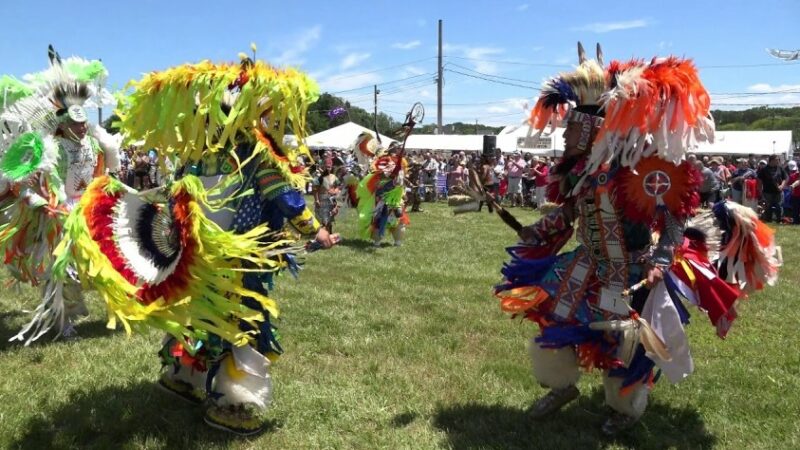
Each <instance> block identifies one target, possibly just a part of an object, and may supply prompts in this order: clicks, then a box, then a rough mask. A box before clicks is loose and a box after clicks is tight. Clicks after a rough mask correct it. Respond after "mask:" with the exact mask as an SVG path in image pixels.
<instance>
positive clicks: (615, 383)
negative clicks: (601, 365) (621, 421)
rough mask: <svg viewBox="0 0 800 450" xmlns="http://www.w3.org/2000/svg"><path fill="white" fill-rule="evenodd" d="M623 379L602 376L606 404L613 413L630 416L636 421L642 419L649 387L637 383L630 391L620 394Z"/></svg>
mask: <svg viewBox="0 0 800 450" xmlns="http://www.w3.org/2000/svg"><path fill="white" fill-rule="evenodd" d="M622 382H623V379H622V378H619V377H610V376H608V375H603V387H605V391H606V404H607V405H608V406H609V407H610V408H611V409H613V410H614V411H617V412H620V413H622V414H625V415H626V416H631V417H634V418H636V419H638V418H640V417H642V415H643V414H644V410H645V409H646V408H647V397H648V396H649V395H650V387H649V386H648V385H647V384H644V383H638V384H637V385H636V387H634V388H633V389H632V390H630V391H628V390H626V391H625V394H624V395H623V394H622V391H621V389H622Z"/></svg>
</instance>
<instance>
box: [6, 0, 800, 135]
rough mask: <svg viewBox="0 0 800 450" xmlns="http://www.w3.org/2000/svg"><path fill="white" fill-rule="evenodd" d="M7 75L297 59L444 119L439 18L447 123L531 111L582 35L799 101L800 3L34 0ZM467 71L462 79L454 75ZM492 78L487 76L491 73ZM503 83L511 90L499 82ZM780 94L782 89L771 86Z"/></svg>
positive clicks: (741, 94) (348, 85) (11, 40)
mask: <svg viewBox="0 0 800 450" xmlns="http://www.w3.org/2000/svg"><path fill="white" fill-rule="evenodd" d="M4 15H5V18H6V20H5V21H4V26H3V27H2V28H0V60H2V61H3V65H2V70H0V72H2V73H5V74H12V75H16V76H21V75H23V74H25V73H28V72H32V71H37V70H41V69H43V68H44V67H45V66H46V64H47V59H46V48H47V45H48V44H49V43H52V44H54V45H55V46H56V48H57V49H58V50H59V52H60V53H61V54H62V55H64V56H69V55H78V56H83V57H87V58H102V59H103V61H104V62H105V63H106V66H107V67H108V69H109V71H110V80H109V84H110V85H111V86H116V87H122V86H123V85H124V84H125V83H126V82H127V81H128V80H130V79H132V78H139V77H140V76H141V74H142V73H145V72H147V71H150V70H158V69H164V68H166V67H169V66H172V65H176V64H181V63H184V62H194V61H198V60H201V59H211V60H214V61H223V60H235V59H236V55H237V53H239V52H241V51H245V52H249V45H250V42H255V43H256V44H257V45H258V49H259V50H258V56H259V58H262V59H266V60H268V61H270V62H271V63H273V64H276V65H295V66H299V67H300V68H302V69H303V70H305V71H307V72H308V73H310V74H311V75H312V76H314V77H315V78H316V79H317V81H318V82H319V83H320V85H321V87H322V88H323V90H325V91H329V92H339V94H337V95H340V96H342V97H345V98H348V99H349V100H351V101H352V102H353V103H354V104H356V105H358V106H361V107H364V108H369V109H371V107H372V87H371V86H372V85H373V84H378V85H379V89H381V91H382V94H381V95H380V96H379V109H380V110H381V111H385V112H388V113H389V114H392V115H394V116H395V117H399V116H400V115H401V114H402V112H403V111H405V110H406V109H407V108H408V106H410V104H411V103H413V102H414V101H422V102H423V103H424V104H425V106H426V109H427V118H426V120H425V122H427V123H430V122H435V120H436V119H435V114H436V86H435V84H434V76H435V75H434V72H435V71H436V59H435V56H436V33H437V31H436V28H437V20H438V19H442V20H444V37H445V38H444V41H445V55H446V58H445V65H446V70H447V71H446V72H445V74H444V79H445V91H444V104H445V106H444V121H445V123H447V122H452V121H456V120H460V121H466V122H474V121H475V120H476V119H477V120H479V121H480V122H482V123H489V124H498V125H499V124H507V123H516V122H519V121H521V120H522V119H523V117H524V113H523V107H524V105H525V104H526V103H528V104H529V105H532V104H533V99H534V98H535V96H536V91H534V90H533V89H531V87H538V86H539V84H540V83H541V81H542V80H543V79H544V78H545V77H547V76H549V75H552V74H554V73H556V72H558V71H559V70H568V69H569V68H570V65H572V64H574V63H575V62H576V60H577V57H576V51H575V46H576V42H577V41H578V40H580V41H582V42H583V43H584V46H585V47H587V50H590V49H591V50H590V51H592V52H593V48H594V44H595V42H600V43H601V44H602V46H603V50H604V53H605V59H606V62H608V61H609V60H611V59H615V58H620V59H625V58H630V57H632V56H636V57H646V58H649V57H651V56H655V55H667V54H676V55H679V56H686V57H691V58H693V59H694V60H695V62H696V64H697V65H698V66H699V67H700V68H701V77H702V79H703V80H704V82H705V84H706V86H707V88H708V90H709V92H711V93H712V98H713V100H714V102H715V105H719V107H720V108H722V109H738V108H741V107H743V106H738V107H737V106H736V105H741V104H744V105H750V104H800V64H798V63H797V62H795V63H782V62H781V61H779V60H776V59H774V58H772V57H771V56H769V55H768V54H767V53H766V52H765V50H764V49H765V47H774V48H780V49H786V50H790V49H791V50H794V49H798V48H800V24H799V23H798V19H800V1H797V0H784V1H778V0H761V1H758V2H754V1H743V0H740V1H735V0H728V1H700V0H673V1H637V2H624V1H620V2H600V1H592V2H582V1H572V2H563V1H551V0H546V1H541V0H538V1H534V0H527V1H525V0H520V1H465V0H461V1H417V0H406V1H403V2H400V1H396V2H387V1H372V2H356V1H326V2H319V1H295V2H291V1H288V2H287V1H282V2H276V1H252V2H243V1H240V2H220V1H216V2H211V1H197V0H195V1H185V0H175V1H155V0H139V1H110V0H105V1H103V2H99V1H73V2H72V3H69V2H65V1H36V0H28V1H26V2H13V3H10V4H8V5H4ZM459 72H460V73H459ZM485 78H488V79H489V80H491V81H489V80H485ZM503 83H507V84H503ZM773 91H782V92H781V93H778V94H768V93H769V92H773Z"/></svg>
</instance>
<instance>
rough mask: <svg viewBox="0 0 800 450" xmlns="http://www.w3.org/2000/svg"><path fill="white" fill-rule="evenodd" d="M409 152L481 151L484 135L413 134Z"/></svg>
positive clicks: (409, 139) (407, 147)
mask: <svg viewBox="0 0 800 450" xmlns="http://www.w3.org/2000/svg"><path fill="white" fill-rule="evenodd" d="M406 149H408V150H433V151H439V150H444V151H481V150H483V135H482V134H412V135H411V136H409V137H408V139H407V140H406Z"/></svg>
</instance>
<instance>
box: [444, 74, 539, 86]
mask: <svg viewBox="0 0 800 450" xmlns="http://www.w3.org/2000/svg"><path fill="white" fill-rule="evenodd" d="M446 70H447V71H448V72H453V73H457V74H459V75H464V76H467V77H472V78H477V79H479V80H484V81H489V82H492V83H497V84H505V85H507V86H514V87H520V88H524V89H532V90H534V91H538V90H540V89H539V88H535V87H533V86H524V85H521V84H516V83H510V82H507V81H501V80H495V79H492V78H487V77H484V76H480V75H473V74H469V73H465V72H461V71H458V70H453V69H446Z"/></svg>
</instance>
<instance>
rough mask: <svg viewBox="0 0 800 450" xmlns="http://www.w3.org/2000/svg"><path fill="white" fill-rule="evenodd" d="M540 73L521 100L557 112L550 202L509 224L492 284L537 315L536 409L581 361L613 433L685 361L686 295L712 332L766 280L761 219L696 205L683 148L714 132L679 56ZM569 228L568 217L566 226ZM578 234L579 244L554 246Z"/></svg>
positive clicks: (771, 247)
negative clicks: (543, 77)
mask: <svg viewBox="0 0 800 450" xmlns="http://www.w3.org/2000/svg"><path fill="white" fill-rule="evenodd" d="M578 50H579V57H580V64H579V66H578V67H577V69H576V70H575V71H574V72H570V73H562V74H559V75H558V76H556V77H555V78H552V79H550V80H548V81H546V82H545V83H544V86H543V88H542V93H541V96H540V97H539V99H538V101H537V103H536V106H535V108H534V109H533V111H532V114H531V118H530V122H531V126H533V127H535V128H537V129H538V130H539V131H540V132H541V131H543V130H544V129H545V128H547V127H548V125H549V126H551V127H554V126H555V125H556V124H560V123H561V122H562V121H566V131H565V133H564V141H565V142H564V143H565V154H564V158H563V160H562V161H561V163H560V164H559V165H558V166H556V167H555V169H554V171H553V174H552V176H551V184H550V187H549V194H550V200H551V201H554V202H556V204H558V205H559V206H558V207H557V208H556V209H555V210H554V211H552V212H551V213H549V214H547V215H546V216H544V217H543V218H542V219H541V220H540V221H539V222H537V223H535V224H533V225H530V226H527V227H523V228H522V229H521V230H520V231H519V236H520V238H521V242H520V243H519V244H518V245H516V246H514V247H511V248H509V253H510V254H511V260H510V261H509V262H508V263H506V264H505V266H504V267H503V269H502V273H503V275H504V281H503V283H502V284H500V285H498V286H497V287H496V295H497V297H498V298H499V299H500V302H501V303H500V304H501V307H502V309H503V310H504V311H506V312H508V313H511V314H512V315H513V316H520V317H523V318H525V319H528V320H531V321H533V322H535V323H536V324H537V325H538V327H539V330H540V332H539V333H538V335H537V336H536V337H535V338H534V339H533V340H532V341H531V345H530V354H531V358H532V361H533V374H534V376H535V377H536V379H537V381H538V382H539V383H540V384H542V385H543V386H545V387H547V388H549V389H550V391H549V393H548V394H547V395H545V396H544V397H543V398H541V399H539V400H538V401H537V402H536V403H535V404H534V405H533V406H532V408H531V414H532V416H533V417H534V418H536V419H539V418H543V417H546V416H549V415H550V414H552V413H554V412H556V411H557V410H559V409H560V408H562V407H563V406H564V405H566V404H567V403H569V402H570V401H572V400H574V399H575V398H577V397H578V395H579V392H578V389H577V387H576V383H577V381H578V378H579V376H580V372H581V369H583V370H590V369H598V370H601V371H602V372H603V384H604V388H605V400H606V403H607V404H608V406H610V408H611V410H612V411H613V414H612V415H611V416H610V417H609V418H608V419H607V420H606V422H605V423H604V424H603V426H602V430H603V431H604V432H605V433H607V434H614V433H617V432H619V431H621V430H623V429H626V428H628V427H630V426H632V425H633V424H635V423H636V422H637V421H638V420H639V418H640V417H641V416H642V414H643V413H644V411H645V408H646V406H647V400H648V393H649V390H650V388H651V386H652V384H653V382H654V381H655V379H656V376H654V372H653V369H654V368H657V369H658V371H659V372H660V373H661V374H663V375H665V376H666V377H667V379H668V380H669V381H671V382H673V383H677V382H679V381H680V380H682V379H683V378H685V377H687V376H688V375H689V374H691V372H692V371H693V363H692V358H691V355H690V352H689V345H688V342H687V338H686V334H685V332H684V325H685V324H686V323H687V322H688V318H689V313H688V311H687V309H686V307H685V306H684V305H685V304H686V303H689V304H693V305H695V306H697V307H698V308H700V309H701V310H703V311H706V312H707V313H708V317H709V319H710V320H711V322H712V324H713V325H714V327H715V328H716V330H717V333H718V335H719V336H720V337H724V336H725V334H726V333H727V332H728V329H729V328H730V326H731V323H732V322H733V320H734V319H735V318H736V310H735V304H736V302H737V300H740V299H743V298H745V297H746V296H747V294H748V293H750V292H753V291H754V290H757V289H761V288H762V287H764V286H765V285H767V284H773V283H774V282H775V281H776V278H777V267H778V266H779V264H780V257H779V251H778V250H779V249H777V248H776V247H775V244H774V240H773V236H772V231H771V230H770V229H769V228H767V227H766V226H765V225H764V224H762V223H761V222H759V221H758V219H757V218H756V216H755V214H754V213H753V212H752V211H751V210H749V209H748V208H745V207H742V206H740V205H738V204H735V203H731V202H721V203H718V204H716V205H714V208H713V210H712V211H708V212H706V213H703V214H700V215H696V208H697V207H698V194H697V187H698V184H699V181H700V180H699V178H698V174H697V172H695V170H694V168H693V167H692V166H691V165H689V164H688V163H687V162H686V161H684V159H683V158H684V155H685V154H686V152H687V151H690V150H691V149H693V148H694V147H696V146H697V144H698V143H700V142H704V141H712V140H713V137H714V123H713V120H712V118H711V116H710V115H709V105H710V98H709V96H708V93H707V92H706V90H705V88H704V87H703V85H702V84H701V82H700V79H699V78H698V75H697V70H696V69H695V67H694V65H693V64H692V63H691V61H689V60H685V59H681V58H676V57H669V58H654V59H652V60H649V61H645V60H639V59H634V60H631V61H627V62H619V61H614V62H611V63H610V64H609V65H608V66H607V67H605V68H604V67H603V61H602V54H601V53H600V47H599V45H598V48H597V53H598V54H597V60H590V59H587V58H586V56H585V54H584V51H583V48H582V47H581V46H580V44H578ZM576 230H577V231H576ZM573 234H574V235H575V237H576V239H577V240H578V243H579V245H578V247H577V248H576V249H575V250H572V251H569V252H562V253H559V251H560V250H561V249H562V247H564V245H565V244H566V243H567V241H569V240H570V238H571V237H572V236H573Z"/></svg>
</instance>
